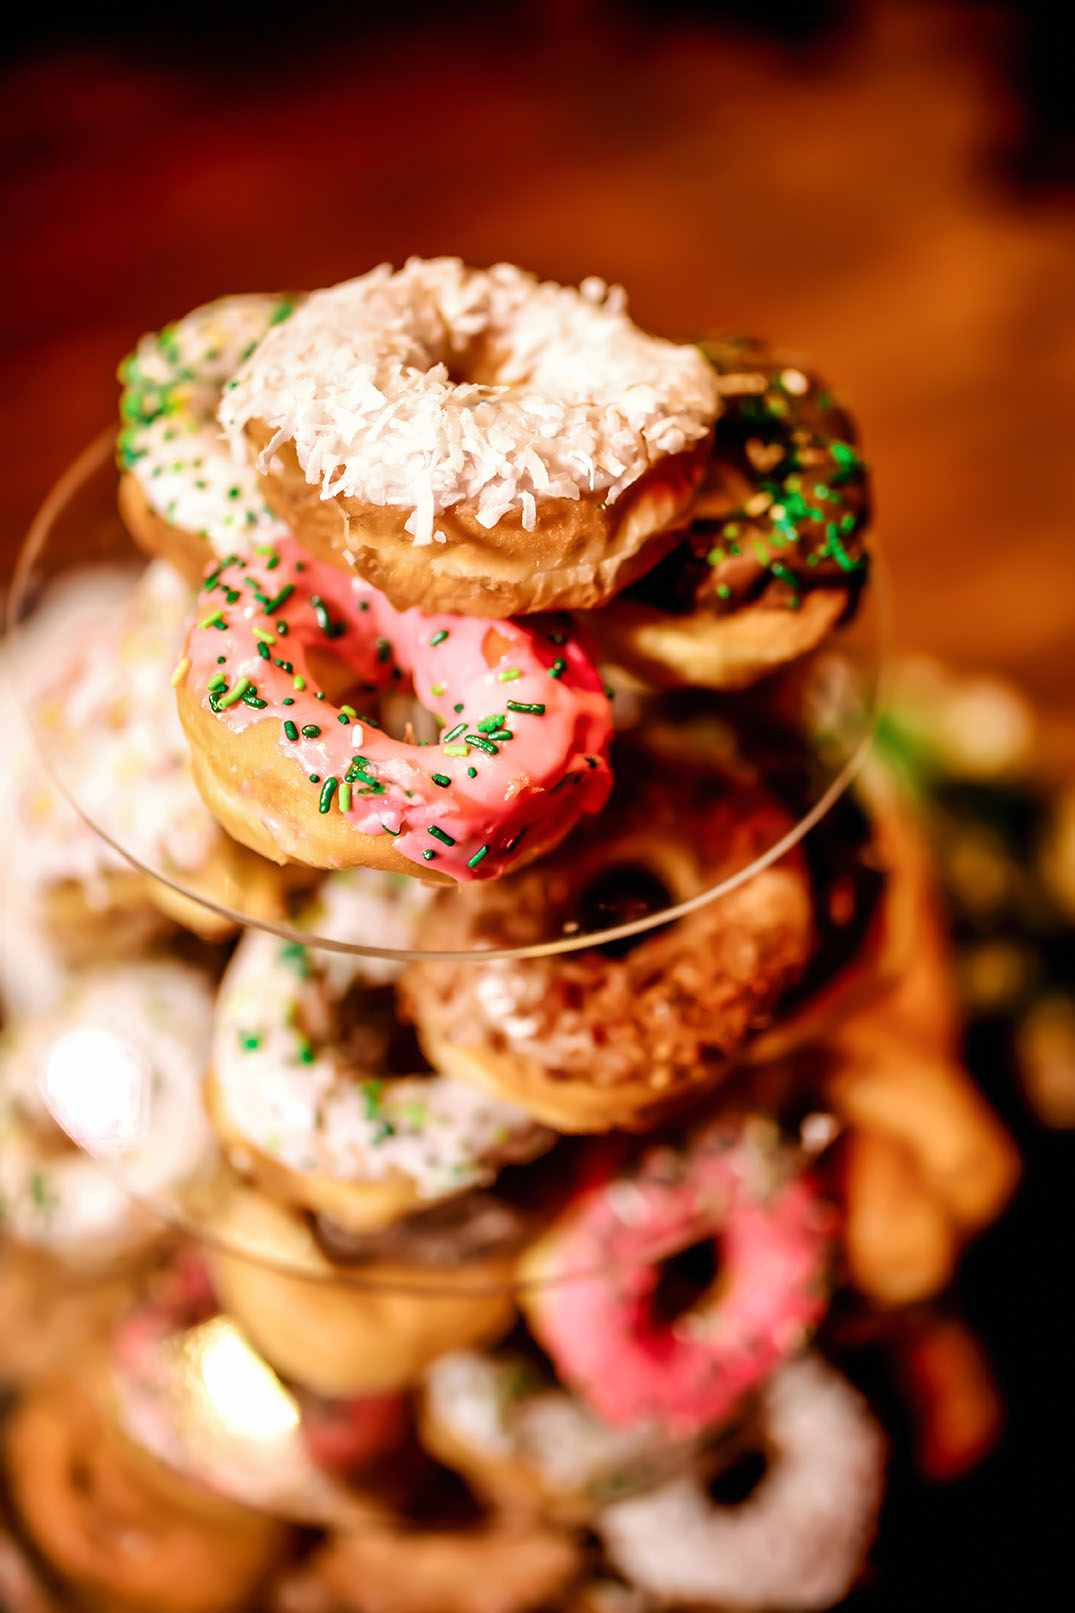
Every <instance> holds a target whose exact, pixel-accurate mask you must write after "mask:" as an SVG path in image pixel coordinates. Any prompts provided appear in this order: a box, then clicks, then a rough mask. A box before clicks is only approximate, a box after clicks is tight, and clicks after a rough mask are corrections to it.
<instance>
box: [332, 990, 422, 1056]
mask: <svg viewBox="0 0 1075 1613" xmlns="http://www.w3.org/2000/svg"><path fill="white" fill-rule="evenodd" d="M335 1041H336V1043H337V1046H338V1047H339V1048H340V1049H341V1050H342V1052H343V1055H344V1057H345V1059H346V1061H347V1063H348V1064H349V1065H351V1066H353V1067H354V1068H355V1069H359V1070H367V1071H369V1072H370V1074H371V1075H373V1076H377V1077H380V1076H393V1075H431V1074H432V1073H433V1066H432V1065H431V1064H430V1062H429V1060H428V1059H427V1058H426V1056H425V1054H424V1053H423V1052H422V1049H421V1045H420V1044H419V1041H418V1035H417V1032H416V1031H415V1028H414V1026H413V1025H411V1024H408V1023H405V1022H404V1021H403V1020H401V1019H400V1017H399V1012H398V1004H397V1000H396V988H395V987H394V986H393V985H384V986H371V985H368V984H356V985H355V986H353V987H352V988H351V990H350V991H347V992H345V993H344V995H343V996H342V997H341V998H340V999H339V1002H338V1004H337V1007H336V1026H335Z"/></svg>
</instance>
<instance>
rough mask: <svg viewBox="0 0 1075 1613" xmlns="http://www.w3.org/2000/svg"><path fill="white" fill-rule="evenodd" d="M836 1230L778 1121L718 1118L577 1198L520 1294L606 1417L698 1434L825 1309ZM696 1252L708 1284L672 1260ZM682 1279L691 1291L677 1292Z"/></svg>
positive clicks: (532, 1256)
mask: <svg viewBox="0 0 1075 1613" xmlns="http://www.w3.org/2000/svg"><path fill="white" fill-rule="evenodd" d="M832 1230H833V1216H832V1213H831V1211H830V1209H829V1207H828V1206H827V1205H826V1204H825V1203H824V1201H823V1200H822V1198H821V1196H820V1193H819V1190H818V1187H817V1185H816V1183H815V1182H814V1181H813V1180H812V1178H811V1177H809V1176H808V1175H807V1173H806V1172H805V1171H804V1169H803V1163H802V1160H801V1159H800V1158H799V1157H798V1156H797V1155H796V1154H795V1153H794V1152H793V1151H792V1150H790V1149H788V1148H787V1147H785V1146H784V1145H782V1144H781V1142H780V1140H779V1136H778V1134H777V1131H776V1127H775V1125H773V1124H772V1122H768V1121H763V1120H760V1119H753V1118H748V1119H747V1120H745V1121H741V1122H739V1123H738V1124H736V1125H732V1124H726V1123H716V1122H714V1123H712V1124H710V1125H709V1126H707V1127H706V1128H705V1129H704V1130H702V1131H700V1132H697V1133H695V1134H694V1135H693V1136H691V1137H689V1138H688V1139H687V1141H686V1142H685V1144H683V1145H682V1146H680V1147H672V1146H671V1145H669V1146H663V1147H657V1148H654V1149H652V1150H650V1151H649V1152H648V1153H646V1154H645V1155H643V1157H642V1159H641V1160H640V1161H639V1162H638V1163H637V1165H636V1166H635V1167H634V1168H633V1169H631V1170H626V1171H622V1172H620V1173H619V1174H617V1175H615V1176H612V1177H610V1178H608V1179H607V1180H606V1181H603V1182H600V1183H598V1185H597V1186H595V1187H594V1188H592V1189H591V1190H590V1191H589V1192H587V1193H584V1194H582V1195H580V1197H579V1198H577V1199H576V1200H574V1201H573V1202H572V1203H571V1204H569V1205H568V1207H567V1209H566V1211H565V1212H564V1214H563V1215H562V1216H561V1217H560V1218H559V1219H558V1221H557V1222H556V1223H555V1224H554V1226H553V1227H552V1228H551V1229H550V1231H549V1232H548V1233H546V1234H545V1236H544V1237H543V1238H541V1239H540V1241H539V1242H538V1243H537V1244H535V1245H533V1246H532V1247H531V1248H530V1249H529V1250H528V1251H527V1254H526V1256H525V1258H524V1261H523V1264H522V1266H521V1268H520V1276H521V1277H522V1279H523V1281H524V1284H525V1287H524V1289H523V1295H522V1303H523V1306H524V1309H525V1311H526V1314H527V1317H528V1319H529V1321H530V1325H531V1328H532V1329H533V1332H534V1334H535V1336H536V1338H537V1339H538V1340H539V1341H540V1342H541V1344H542V1345H543V1346H544V1348H545V1349H546V1350H547V1351H548V1352H549V1354H550V1356H551V1357H552V1359H553V1361H554V1362H555V1364H556V1367H557V1369H558V1372H559V1374H560V1376H561V1378H562V1379H563V1381H564V1382H565V1383H566V1384H568V1385H569V1386H571V1387H572V1388H574V1389H575V1390H576V1391H577V1392H578V1393H579V1394H580V1395H581V1396H582V1397H583V1399H584V1400H585V1402H586V1404H587V1405H588V1406H590V1408H591V1409H592V1410H593V1411H594V1412H595V1414H596V1415H597V1416H598V1417H600V1418H602V1419H603V1420H604V1421H606V1422H608V1423H611V1424H612V1425H613V1426H614V1427H618V1428H638V1429H649V1430H650V1431H651V1432H652V1433H660V1434H662V1435H663V1436H665V1437H672V1438H689V1437H691V1436H693V1435H696V1434H699V1433H701V1432H702V1431H703V1430H704V1429H706V1428H708V1427H712V1426H714V1425H719V1424H720V1423H722V1422H724V1421H725V1420H727V1419H728V1418H729V1417H730V1416H731V1415H732V1414H733V1413H734V1412H735V1411H736V1410H737V1409H738V1407H739V1406H740V1404H741V1403H742V1401H743V1399H744V1397H745V1396H746V1395H748V1394H750V1393H752V1392H753V1391H754V1390H756V1389H757V1388H758V1387H759V1386H760V1385H761V1384H762V1383H764V1382H765V1380H766V1378H767V1377H768V1376H769V1374H770V1373H771V1372H772V1371H773V1370H774V1369H775V1368H776V1367H777V1366H779V1365H780V1363H781V1362H782V1361H784V1360H786V1359H787V1358H788V1356H790V1355H791V1354H793V1353H794V1352H795V1351H796V1350H798V1349H800V1348H801V1346H802V1344H803V1342H804V1340H805V1339H806V1338H807V1337H808V1336H809V1334H810V1332H811V1331H812V1329H813V1328H814V1327H815V1326H816V1325H817V1323H818V1322H819V1321H820V1319H821V1317H822V1315H823V1314H824V1311H825V1306H826V1283H825V1277H826V1270H827V1265H828V1258H829V1249H830V1240H831V1234H832ZM691 1250H696V1251H698V1253H699V1262H700V1266H701V1271H702V1279H701V1283H699V1282H698V1281H697V1276H698V1273H697V1271H695V1270H694V1269H693V1268H690V1269H684V1270H683V1271H682V1272H678V1273H677V1270H676V1269H675V1267H674V1265H673V1264H672V1263H674V1262H675V1261H676V1260H678V1259H680V1257H683V1256H685V1255H687V1254H688V1252H689V1251H691ZM677 1282H680V1283H681V1285H682V1286H681V1287H680V1289H679V1293H680V1300H682V1299H683V1298H684V1296H685V1303H681V1302H680V1300H677V1301H676V1302H675V1303H672V1300H671V1296H672V1295H673V1294H675V1293H676V1291H677V1289H676V1284H677Z"/></svg>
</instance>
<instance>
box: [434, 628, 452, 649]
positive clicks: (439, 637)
mask: <svg viewBox="0 0 1075 1613" xmlns="http://www.w3.org/2000/svg"><path fill="white" fill-rule="evenodd" d="M447 637H448V629H447V628H446V627H441V628H438V630H437V631H436V632H435V633H434V634H433V637H432V638H431V639H430V641H429V642H430V645H431V647H432V648H433V649H436V647H437V645H438V644H443V643H444V640H445V639H446V638H447Z"/></svg>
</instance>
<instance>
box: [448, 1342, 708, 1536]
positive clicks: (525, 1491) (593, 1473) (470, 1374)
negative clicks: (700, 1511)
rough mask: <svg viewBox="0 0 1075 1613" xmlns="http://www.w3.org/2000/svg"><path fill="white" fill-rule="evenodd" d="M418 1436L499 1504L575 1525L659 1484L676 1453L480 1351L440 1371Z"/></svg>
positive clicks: (461, 1353)
mask: <svg viewBox="0 0 1075 1613" xmlns="http://www.w3.org/2000/svg"><path fill="white" fill-rule="evenodd" d="M420 1428H421V1436H422V1442H423V1444H424V1445H425V1447H426V1449H427V1450H429V1451H431V1452H432V1454H433V1455H434V1456H436V1457H437V1459H438V1460H439V1461H441V1462H443V1463H444V1464H445V1466H447V1467H451V1468H455V1469H457V1470H458V1471H459V1472H461V1473H462V1474H463V1475H464V1477H465V1478H466V1479H467V1480H468V1482H469V1483H470V1484H471V1486H472V1488H473V1489H474V1490H475V1491H476V1492H477V1493H478V1494H480V1495H482V1496H484V1497H486V1498H488V1499H489V1500H490V1501H491V1502H492V1503H493V1504H495V1505H497V1506H500V1507H503V1508H504V1509H505V1510H510V1509H511V1508H512V1507H516V1508H518V1507H523V1508H528V1509H531V1510H536V1511H540V1512H541V1514H542V1515H543V1516H546V1517H550V1518H554V1519H556V1520H557V1521H558V1522H561V1523H568V1524H578V1523H584V1522H586V1521H587V1520H588V1519H589V1518H591V1517H592V1516H593V1514H594V1511H595V1509H596V1508H597V1507H598V1506H599V1505H600V1504H601V1503H602V1502H603V1501H606V1500H608V1499H609V1498H610V1497H611V1496H613V1495H614V1494H623V1493H624V1492H625V1491H628V1490H634V1489H638V1488H641V1487H643V1486H644V1485H645V1484H646V1483H647V1482H649V1483H652V1482H653V1474H654V1472H655V1471H657V1470H663V1471H664V1472H667V1466H666V1465H665V1464H666V1462H667V1458H668V1455H669V1450H670V1448H669V1450H665V1451H662V1450H661V1449H660V1446H659V1443H657V1444H655V1441H654V1438H653V1434H652V1431H645V1432H642V1431H639V1430H638V1429H634V1430H631V1429H626V1430H625V1429H622V1428H611V1427H609V1425H608V1424H607V1423H603V1422H601V1421H600V1420H599V1419H598V1418H597V1417H595V1416H594V1415H593V1413H592V1412H591V1411H589V1410H588V1408H587V1407H586V1406H585V1405H584V1404H583V1403H582V1401H580V1400H578V1399H576V1398H575V1397H574V1396H573V1395H571V1394H569V1393H568V1391H567V1390H566V1389H560V1388H557V1387H554V1386H553V1385H552V1384H551V1383H550V1382H548V1381H547V1380H543V1379H542V1378H541V1376H540V1374H539V1373H538V1372H537V1371H536V1370H535V1369H534V1368H533V1367H532V1366H530V1364H529V1363H528V1362H526V1361H524V1360H520V1359H519V1358H518V1357H513V1356H510V1355H503V1356H496V1355H486V1354H481V1353H479V1352H477V1351H472V1350H458V1351H455V1352H453V1353H451V1354H448V1355H442V1356H439V1357H438V1358H437V1360H436V1361H434V1362H433V1364H432V1366H431V1367H430V1368H429V1370H428V1372H427V1373H426V1377H425V1384H424V1391H423V1396H422V1407H421V1416H420ZM679 1449H680V1451H682V1449H683V1447H682V1444H681V1445H680V1446H679Z"/></svg>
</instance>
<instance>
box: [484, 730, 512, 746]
mask: <svg viewBox="0 0 1075 1613" xmlns="http://www.w3.org/2000/svg"><path fill="white" fill-rule="evenodd" d="M489 738H490V739H495V740H496V741H497V743H498V744H501V745H502V744H505V743H506V742H507V741H508V740H509V739H514V738H515V735H514V734H513V733H512V731H511V729H510V728H494V729H493V731H492V733H491V734H490V735H489Z"/></svg>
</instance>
